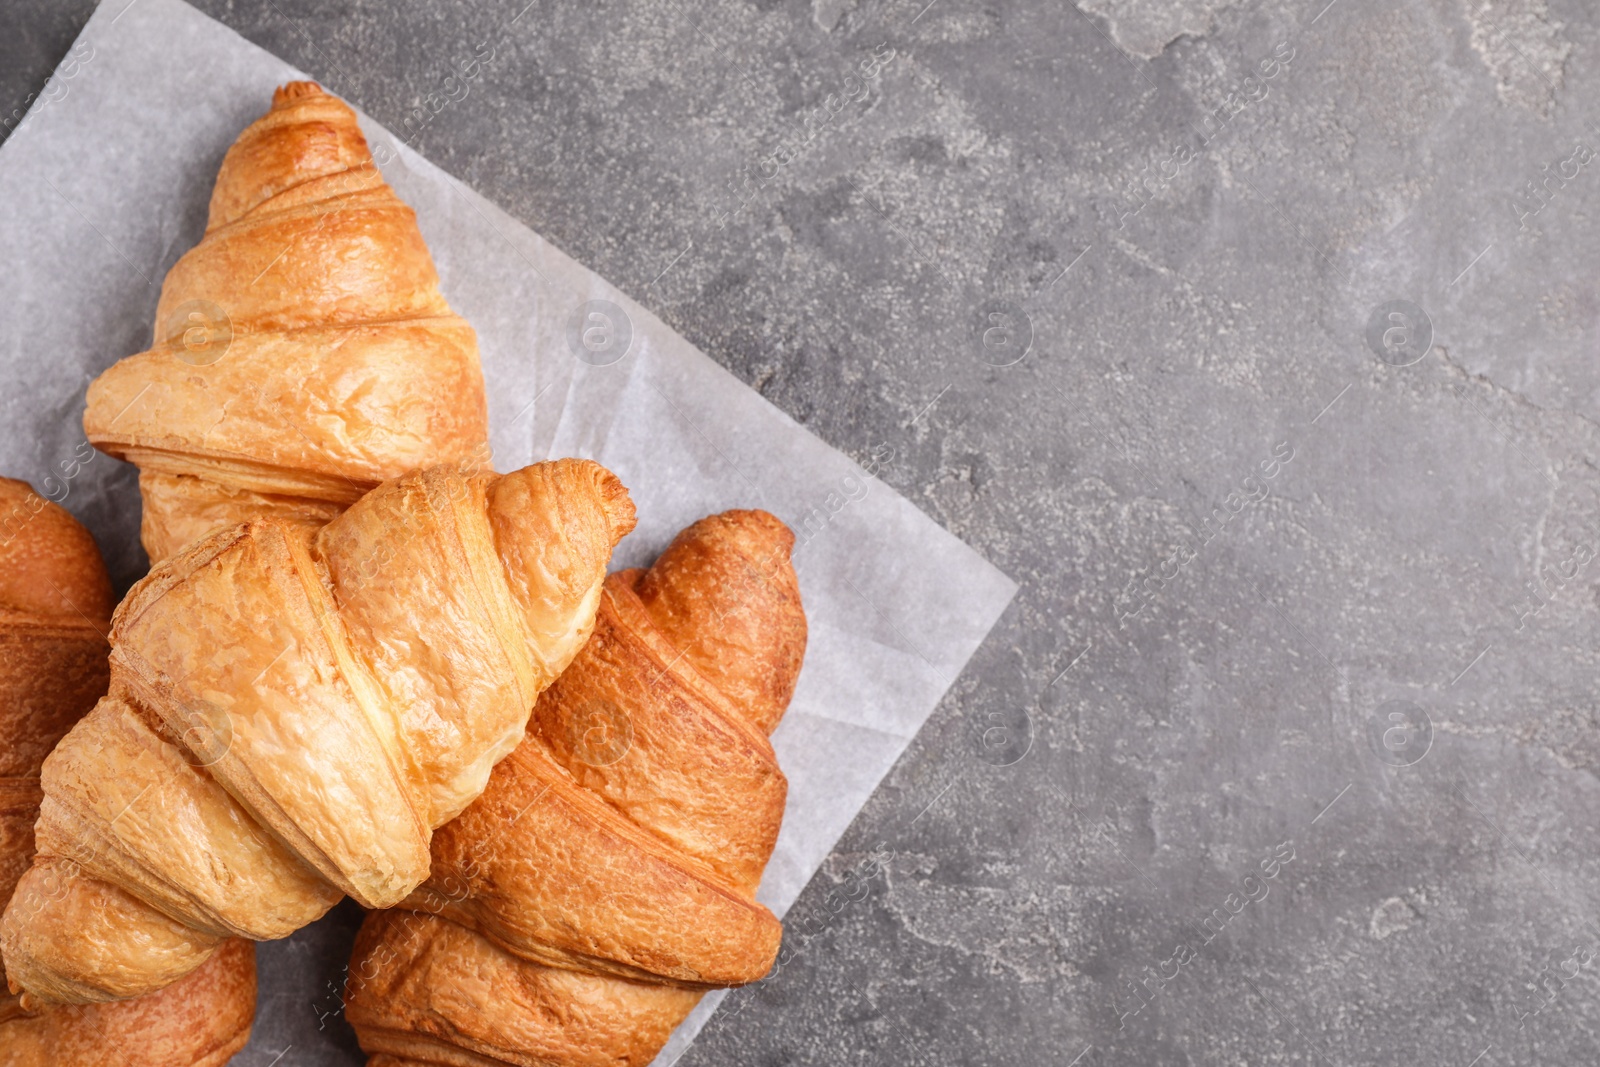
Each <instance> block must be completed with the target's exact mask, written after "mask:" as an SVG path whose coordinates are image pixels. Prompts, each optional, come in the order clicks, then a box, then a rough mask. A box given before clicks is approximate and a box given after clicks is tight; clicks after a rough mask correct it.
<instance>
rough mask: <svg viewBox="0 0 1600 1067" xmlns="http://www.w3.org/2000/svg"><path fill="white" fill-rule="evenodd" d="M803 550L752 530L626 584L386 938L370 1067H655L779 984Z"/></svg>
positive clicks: (731, 532) (683, 551)
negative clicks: (787, 748)
mask: <svg viewBox="0 0 1600 1067" xmlns="http://www.w3.org/2000/svg"><path fill="white" fill-rule="evenodd" d="M793 544H794V536H793V534H791V533H790V531H789V530H788V528H787V527H785V526H784V525H783V524H782V523H781V522H779V521H778V520H777V519H775V518H774V517H772V516H771V515H769V514H767V513H766V512H762V511H729V512H724V513H722V514H720V515H714V516H711V517H709V518H705V519H701V520H700V521H699V522H696V523H695V524H693V525H692V526H690V527H689V528H688V529H686V530H684V531H683V532H682V533H680V534H679V535H678V537H677V539H676V540H675V541H673V543H672V545H671V546H670V547H669V548H668V549H667V550H666V552H664V553H663V554H662V555H661V557H660V559H658V560H657V561H656V563H655V564H654V565H653V566H652V567H650V568H649V569H648V570H645V571H623V572H620V573H617V574H613V575H612V576H611V577H610V578H609V579H607V581H606V586H605V596H604V598H603V599H602V601H601V605H600V611H599V618H598V620H597V622H596V624H595V630H594V635H593V636H592V637H590V639H589V642H588V644H586V645H585V646H584V648H583V651H582V652H580V653H579V654H578V657H577V658H576V659H575V660H574V661H573V663H572V666H571V667H569V668H568V669H567V672H566V673H565V674H563V675H562V676H561V677H560V679H558V680H557V681H556V683H555V684H554V685H553V686H551V687H550V688H549V689H548V690H546V691H545V693H544V695H543V696H542V697H541V698H540V700H539V703H538V705H537V707H536V708H535V710H534V714H533V717H532V719H531V720H530V722H529V724H528V733H527V737H526V739H525V740H524V741H523V742H522V744H521V745H519V746H518V747H517V749H516V751H515V752H513V753H512V754H511V755H510V756H509V757H507V758H506V759H505V760H504V761H503V762H502V763H501V764H500V765H499V766H498V767H497V768H495V772H494V774H493V776H492V777H491V779H490V783H489V787H488V789H487V790H485V791H484V794H483V795H482V796H481V797H479V798H478V800H477V801H476V802H475V803H474V804H472V805H471V806H470V807H469V808H467V810H466V811H465V812H463V813H462V815H461V817H460V818H458V819H457V820H456V821H455V822H453V823H451V824H449V825H448V826H445V827H443V828H441V829H440V830H439V832H438V833H436V834H435V835H434V839H433V870H432V872H431V873H430V874H429V877H428V880H427V881H426V882H424V883H423V884H422V886H421V887H419V888H418V889H417V891H416V892H415V893H413V894H412V895H411V897H410V898H409V899H408V900H406V902H405V903H404V904H403V905H402V906H401V907H400V908H397V909H394V910H391V911H385V912H375V913H373V914H372V915H369V916H368V917H367V919H366V921H365V923H364V925H363V926H362V930H361V934H360V936H359V937H358V939H357V941H356V946H355V951H354V955H353V957H352V959H351V965H350V972H349V973H350V978H349V981H348V988H347V994H348V1002H347V1005H346V1016H347V1017H348V1019H349V1020H350V1022H351V1023H352V1024H353V1025H354V1026H355V1029H356V1033H357V1035H358V1036H359V1037H360V1040H361V1047H362V1048H363V1049H365V1050H366V1051H367V1052H368V1053H369V1054H370V1056H371V1058H370V1059H369V1061H368V1063H369V1067H421V1065H424V1064H427V1065H449V1067H463V1065H470V1067H490V1065H496V1064H515V1065H518V1067H532V1065H535V1064H537V1065H555V1064H561V1065H569V1064H570V1065H576V1064H586V1065H587V1064H593V1065H601V1064H605V1065H613V1067H614V1065H620V1064H641V1065H642V1064H646V1063H648V1062H649V1061H650V1060H651V1059H652V1058H653V1057H654V1056H655V1054H656V1053H657V1052H658V1051H659V1050H660V1048H661V1046H662V1044H663V1043H665V1041H666V1039H667V1037H668V1036H669V1035H670V1034H671V1032H672V1029H673V1028H674V1027H675V1026H676V1025H677V1024H678V1023H679V1022H680V1021H682V1019H683V1018H684V1016H685V1015H687V1014H688V1012H689V1010H690V1009H691V1008H692V1007H693V1006H694V1005H695V1003H696V1002H697V1001H698V1000H699V999H700V997H701V996H702V995H703V992H704V991H705V990H706V989H708V988H711V987H715V986H729V985H737V984H740V983H745V982H750V981H754V980H755V979H758V978H760V977H761V976H762V975H764V974H765V973H766V972H767V971H768V970H769V969H770V968H771V966H772V962H773V959H774V957H775V956H776V954H777V950H778V942H779V937H780V935H781V926H780V924H779V922H778V920H777V919H776V918H775V917H774V916H773V915H772V913H771V912H770V911H768V910H767V909H766V908H765V907H763V906H761V905H760V904H758V903H756V901H755V891H756V886H757V884H758V883H759V881H760V879H761V873H762V870H763V868H764V867H765V865H766V862H767V859H768V858H769V857H770V856H771V853H772V848H773V845H774V843H775V841H776V839H777V835H778V826H779V822H780V820H781V818H782V816H783V806H784V798H785V793H786V789H787V785H786V782H785V779H784V776H783V773H782V771H780V770H779V768H778V765H777V761H776V759H775V757H774V755H773V751H772V746H771V744H770V743H769V742H768V740H767V734H768V732H770V731H771V730H772V729H773V728H774V727H775V726H776V725H777V724H778V720H779V719H780V718H781V717H782V715H783V713H784V710H785V708H786V707H787V706H788V703H789V699H790V697H791V695H792V694H793V692H794V686H795V681H796V679H797V677H798V675H799V672H800V663H801V659H802V657H803V655H804V651H805V641H806V621H805V614H804V612H803V611H802V610H801V605H800V595H799V586H798V583H797V581H796V578H795V573H794V569H793V567H792V566H791V565H790V562H789V552H790V550H791V548H792V547H793Z"/></svg>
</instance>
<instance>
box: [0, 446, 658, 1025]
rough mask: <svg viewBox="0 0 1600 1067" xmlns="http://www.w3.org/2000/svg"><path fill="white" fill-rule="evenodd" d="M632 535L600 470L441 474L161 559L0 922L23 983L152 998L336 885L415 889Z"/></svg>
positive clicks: (120, 617) (320, 899) (63, 993)
mask: <svg viewBox="0 0 1600 1067" xmlns="http://www.w3.org/2000/svg"><path fill="white" fill-rule="evenodd" d="M632 527H633V505H632V503H631V502H630V501H629V499H628V494H627V490H626V489H624V488H623V487H622V484H621V483H620V482H618V481H617V479H616V478H615V476H613V475H612V474H611V473H610V472H609V471H607V470H606V469H605V468H604V467H601V466H599V465H598V464H596V463H591V462H588V461H586V460H559V461H555V462H550V463H538V464H534V465H532V466H530V467H525V468H523V469H522V470H520V471H517V472H515V473H512V474H508V475H504V476H500V475H493V474H477V475H468V474H465V473H463V472H461V471H459V470H456V469H454V468H449V467H436V468H430V469H429V470H427V471H423V472H419V473H414V474H410V475H407V476H406V477H404V478H401V479H398V480H396V481H393V482H386V483H384V484H383V485H382V486H380V487H379V488H378V489H376V490H374V491H372V492H371V493H368V494H367V495H366V496H365V497H363V498H362V499H361V500H360V501H358V502H357V503H356V504H355V505H353V506H352V507H351V508H350V509H349V510H347V511H345V512H344V513H343V514H342V515H340V516H339V517H338V518H337V519H335V520H334V521H333V522H331V523H329V524H328V525H327V526H325V527H323V528H321V529H320V530H316V531H313V530H311V529H310V528H309V527H307V526H305V525H303V524H299V523H293V522H285V521H283V520H281V519H275V518H268V519H261V520H256V521H253V522H249V523H243V524H240V525H237V526H232V527H227V528H224V529H222V530H219V531H217V532H215V533H213V534H211V535H209V536H207V537H205V538H203V539H201V540H200V541H197V542H195V543H194V544H192V545H191V546H189V547H188V548H187V549H185V550H184V551H183V552H181V553H179V554H178V555H177V556H174V557H172V558H171V559H169V560H167V561H166V562H165V563H163V564H161V565H160V566H158V567H156V568H155V569H154V570H153V571H152V572H151V573H150V574H149V575H148V576H147V577H146V578H144V579H143V580H142V581H140V582H139V583H138V584H137V585H135V586H134V587H133V589H132V590H131V591H130V592H129V594H128V596H127V597H126V599H124V600H123V602H122V604H121V605H120V606H119V607H118V608H117V611H116V615H115V617H114V619H113V622H112V630H111V648H112V651H111V691H110V694H109V695H108V696H106V697H105V698H104V699H102V700H101V701H100V702H99V703H98V704H96V705H95V708H94V710H93V711H91V712H90V713H89V715H88V716H87V717H85V718H84V719H83V721H82V722H80V723H79V724H78V725H77V726H75V727H74V728H73V729H72V730H71V732H69V733H68V734H67V736H66V737H65V738H64V739H63V740H62V741H61V743H60V744H59V745H57V746H56V749H55V751H54V752H53V753H52V754H51V755H50V757H49V758H48V759H47V760H46V761H45V763H44V769H43V788H44V801H43V805H42V809H41V814H40V818H39V822H38V826H37V841H38V850H39V855H38V856H37V857H36V858H35V860H34V864H33V866H32V868H31V869H30V870H29V871H28V872H27V873H26V874H24V875H23V877H22V879H21V881H20V883H19V884H18V886H17V890H16V895H15V896H14V897H13V898H12V900H11V903H10V905H9V906H8V907H7V909H6V913H5V917H4V920H3V922H0V949H3V951H4V955H5V960H6V966H7V970H8V975H9V978H10V980H11V981H12V983H14V984H16V985H18V986H20V987H21V988H22V989H24V990H26V992H27V994H28V995H29V997H31V998H33V1000H34V1001H35V1002H44V1001H57V1002H69V1003H77V1002H94V1001H104V1000H112V999H118V998H124V997H130V996H135V995H139V994H142V993H147V992H150V991H152V990H154V989H158V988H161V987H162V986H165V985H168V984H170V983H171V982H173V981H175V980H177V979H178V978H180V977H182V976H183V975H184V974H187V973H189V972H190V971H192V970H194V969H195V968H196V967H198V966H200V965H201V964H202V963H203V962H204V961H205V960H206V959H207V958H209V957H210V956H211V954H212V953H213V952H214V951H215V950H216V948H217V946H218V945H219V944H221V943H222V942H223V940H224V939H226V938H228V937H246V938H250V939H253V940H266V939H271V938H278V937H284V936H286V935H288V934H289V933H291V932H293V931H294V930H296V929H298V928H299V927H301V926H304V925H305V924H306V923H308V922H311V921H312V920H313V919H316V918H317V917H319V916H320V915H322V914H323V912H325V911H326V910H327V909H328V908H329V907H331V906H332V905H333V903H334V902H335V901H337V900H338V899H339V896H340V894H341V893H348V894H349V895H350V896H352V897H354V898H355V899H356V900H357V901H358V902H359V903H361V904H363V905H364V906H366V907H373V908H381V907H387V906H390V905H393V904H396V903H398V902H399V901H400V900H402V899H403V898H404V897H405V896H406V895H407V894H408V893H410V892H411V890H412V889H414V888H415V887H416V886H417V885H418V884H420V883H421V882H422V880H423V879H424V878H425V877H426V876H427V873H428V864H429V857H428V842H429V837H430V835H431V831H432V830H433V828H435V827H437V826H440V825H442V824H444V823H445V822H448V821H449V820H450V819H452V818H454V817H455V816H456V815H457V814H458V813H459V812H460V811H461V810H462V809H463V808H465V807H466V806H467V805H468V804H469V803H471V801H472V800H473V799H475V798H476V797H477V795H478V794H479V793H480V792H481V791H482V789H483V787H484V785H485V783H486V782H487V781H488V778H489V772H490V770H491V769H492V768H493V766H494V764H495V763H496V762H497V761H498V760H500V759H501V758H502V757H503V756H505V755H506V754H507V753H508V752H510V751H511V749H512V748H514V747H515V746H516V744H517V743H518V742H519V741H520V740H521V738H522V735H523V731H524V726H525V724H526V722H527V719H528V715H529V713H530V711H531V710H532V708H533V705H534V701H535V700H536V699H537V697H538V695H539V693H540V692H541V691H543V689H544V688H545V687H546V686H547V685H548V684H549V683H550V682H551V681H552V680H553V679H554V678H555V677H556V675H558V674H559V673H560V672H561V670H562V669H563V668H565V667H566V665H567V663H568V662H569V661H570V660H571V659H572V657H573V656H574V655H576V654H577V652H578V650H579V649H580V648H582V647H583V643H584V641H585V640H587V638H588V636H589V632H590V630H591V629H592V627H593V624H594V613H595V608H596V605H597V604H598V602H599V600H600V595H601V587H602V582H603V580H604V576H605V569H606V564H607V561H608V560H609V559H610V555H611V549H612V547H613V546H614V545H615V544H616V542H617V541H618V540H619V539H620V538H621V537H622V536H623V535H624V534H626V533H627V532H628V531H629V530H630V529H632ZM51 885H56V886H57V889H56V891H55V892H54V893H53V894H52V893H51V892H49V891H47V890H48V887H50V886H51ZM27 999H28V998H25V1002H26V1001H27Z"/></svg>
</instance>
